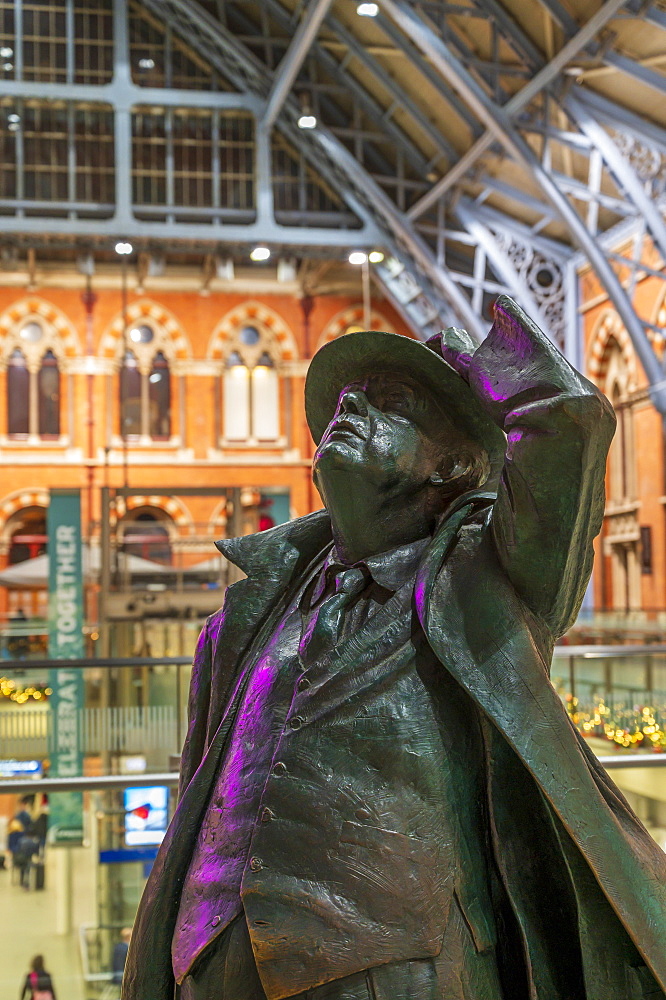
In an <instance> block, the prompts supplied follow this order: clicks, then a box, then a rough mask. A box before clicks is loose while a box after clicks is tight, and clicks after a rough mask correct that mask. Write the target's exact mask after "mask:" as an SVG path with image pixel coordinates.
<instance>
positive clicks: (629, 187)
mask: <svg viewBox="0 0 666 1000" xmlns="http://www.w3.org/2000/svg"><path fill="white" fill-rule="evenodd" d="M564 107H565V109H566V112H567V114H568V115H569V117H570V118H571V119H572V121H574V122H575V123H576V125H577V126H578V128H579V129H580V130H581V132H583V134H584V135H586V136H587V137H588V138H589V139H590V140H591V141H592V142H593V143H594V144H595V146H596V148H597V149H598V150H599V152H600V153H601V155H602V157H603V158H604V161H605V162H606V165H607V166H608V169H609V170H610V171H611V173H612V174H613V176H614V177H615V180H616V181H617V183H618V185H619V187H620V189H621V190H624V191H625V192H626V193H627V194H628V195H629V197H630V198H631V200H632V202H633V203H634V205H635V206H636V208H637V209H638V211H639V212H640V214H641V216H642V217H643V218H644V219H645V222H646V224H647V227H648V229H649V230H650V232H651V234H652V237H653V239H654V241H655V243H656V245H657V246H658V247H659V251H660V253H661V255H662V257H663V258H664V259H665V260H666V224H664V220H663V218H662V216H661V212H659V211H655V206H654V205H653V203H652V199H651V198H650V197H648V195H647V193H646V191H645V188H644V186H643V184H642V183H641V181H640V180H639V179H638V177H637V176H636V174H635V173H634V171H633V169H632V167H631V165H630V164H629V163H628V162H627V161H626V160H625V158H624V157H623V156H622V153H621V152H620V150H619V149H618V148H617V146H616V145H615V143H614V142H613V140H612V139H611V137H610V136H609V135H608V133H607V132H606V130H605V129H604V128H602V126H601V125H599V123H598V122H597V121H595V119H594V118H593V117H592V115H591V114H589V112H588V111H587V109H586V108H585V107H584V106H583V105H582V104H580V103H579V102H578V101H576V100H575V98H573V97H571V96H569V97H568V98H567V99H566V100H565V101H564Z"/></svg>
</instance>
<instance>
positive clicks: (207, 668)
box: [178, 619, 212, 799]
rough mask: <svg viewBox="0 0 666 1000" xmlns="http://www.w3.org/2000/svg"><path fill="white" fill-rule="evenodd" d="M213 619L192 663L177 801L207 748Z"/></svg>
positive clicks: (200, 640) (199, 642) (207, 625)
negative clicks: (211, 628)
mask: <svg viewBox="0 0 666 1000" xmlns="http://www.w3.org/2000/svg"><path fill="white" fill-rule="evenodd" d="M210 621H211V620H210V619H208V621H207V622H206V624H205V625H204V627H203V629H202V631H201V634H200V636H199V641H198V643H197V648H196V651H195V653H194V660H193V662H192V679H191V681H190V693H189V698H188V703H187V736H186V737H185V743H184V744H183V752H182V754H181V758H180V779H179V782H178V798H179V799H180V797H181V795H182V794H183V792H184V791H185V789H186V788H187V786H188V784H189V782H190V780H191V778H192V775H193V774H194V772H195V771H196V769H197V768H198V766H199V764H200V763H201V760H202V758H203V755H204V752H205V749H206V731H207V724H208V708H209V704H210V685H211V674H212V670H211V664H212V642H211V635H210Z"/></svg>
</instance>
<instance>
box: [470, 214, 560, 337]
mask: <svg viewBox="0 0 666 1000" xmlns="http://www.w3.org/2000/svg"><path fill="white" fill-rule="evenodd" d="M454 211H455V214H456V215H457V216H458V219H459V220H460V222H461V223H462V224H463V226H464V227H465V229H466V230H467V232H468V233H470V235H471V236H473V237H474V239H475V241H476V243H477V244H478V245H479V246H480V247H482V248H483V251H484V253H485V255H486V257H487V258H488V260H489V261H490V265H491V267H492V269H493V271H494V272H495V274H497V275H498V276H499V277H500V278H501V279H502V281H503V282H505V283H506V286H507V289H508V290H509V291H510V292H511V294H512V295H513V296H514V298H516V299H517V300H518V301H519V302H520V303H521V304H522V306H523V308H524V309H525V310H526V312H528V313H529V315H530V316H531V317H532V318H533V319H534V322H535V323H536V324H537V326H539V327H541V329H542V330H545V331H548V327H549V325H550V324H549V323H548V321H547V319H546V317H545V316H544V315H543V314H542V312H541V308H540V307H539V306H538V305H537V302H536V299H535V298H534V297H533V295H532V292H531V291H530V289H529V288H528V286H527V283H526V282H525V281H523V279H522V278H521V277H520V275H519V274H518V272H517V271H516V269H515V268H514V266H513V264H512V263H511V261H510V260H509V258H508V257H507V255H506V253H505V252H504V251H503V249H502V248H501V247H500V246H499V244H498V243H497V241H496V240H495V237H494V236H493V234H492V233H491V231H490V230H489V229H488V228H487V227H486V226H485V225H484V224H483V222H482V221H481V220H480V219H479V218H478V216H477V215H476V213H475V211H474V205H473V203H472V202H470V201H468V200H467V199H466V198H460V199H459V200H458V202H457V203H456V206H455V208H454Z"/></svg>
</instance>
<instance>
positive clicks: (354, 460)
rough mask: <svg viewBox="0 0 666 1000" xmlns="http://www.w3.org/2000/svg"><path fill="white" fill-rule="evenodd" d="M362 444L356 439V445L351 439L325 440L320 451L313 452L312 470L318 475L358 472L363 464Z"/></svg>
mask: <svg viewBox="0 0 666 1000" xmlns="http://www.w3.org/2000/svg"><path fill="white" fill-rule="evenodd" d="M362 445H363V442H362V441H358V445H357V443H356V442H355V441H352V440H349V441H347V440H343V439H336V440H334V441H327V442H326V444H325V445H324V447H323V448H322V449H321V451H317V453H316V454H315V457H314V463H313V470H314V472H315V473H316V474H317V475H319V476H322V475H324V476H325V475H326V473H327V472H350V473H356V474H358V473H360V472H361V471H362V469H363V466H364V465H365V459H364V456H363V455H362V454H361V448H362Z"/></svg>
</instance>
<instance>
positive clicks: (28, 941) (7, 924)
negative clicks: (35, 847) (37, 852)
mask: <svg viewBox="0 0 666 1000" xmlns="http://www.w3.org/2000/svg"><path fill="white" fill-rule="evenodd" d="M57 849H58V848H53V849H52V851H53V850H57ZM53 868H54V864H53V856H52V853H51V854H50V855H49V853H48V852H47V857H46V885H45V888H44V889H43V890H40V891H39V892H37V891H35V890H34V889H30V890H29V891H26V890H25V889H22V888H21V886H20V885H17V884H14V883H13V880H12V873H11V871H10V870H9V869H2V870H0V1000H18V998H19V997H20V991H21V988H22V985H23V982H24V980H25V976H26V974H27V972H28V971H29V967H30V959H31V958H32V957H33V956H34V955H38V954H41V955H43V956H44V962H45V965H46V968H47V969H48V971H49V972H50V973H51V975H52V977H53V985H54V988H55V990H56V996H57V1000H89V998H88V996H87V993H88V994H89V996H90V998H93V997H95V996H96V994H95V993H94V992H93V991H91V990H89V991H86V990H85V989H84V983H83V975H82V972H81V956H80V951H79V938H78V927H79V925H80V924H81V923H84V922H88V921H90V918H91V915H90V913H89V909H90V907H89V905H87V904H89V901H90V899H91V898H92V895H93V885H92V884H91V877H94V872H93V871H92V870H91V868H90V866H88V865H86V864H76V859H74V864H73V866H72V888H73V891H72V909H73V912H72V930H71V931H70V933H68V934H65V935H63V934H57V933H56V929H55V928H56V907H57V903H56V884H55V883H56V880H55V878H54V873H53Z"/></svg>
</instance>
